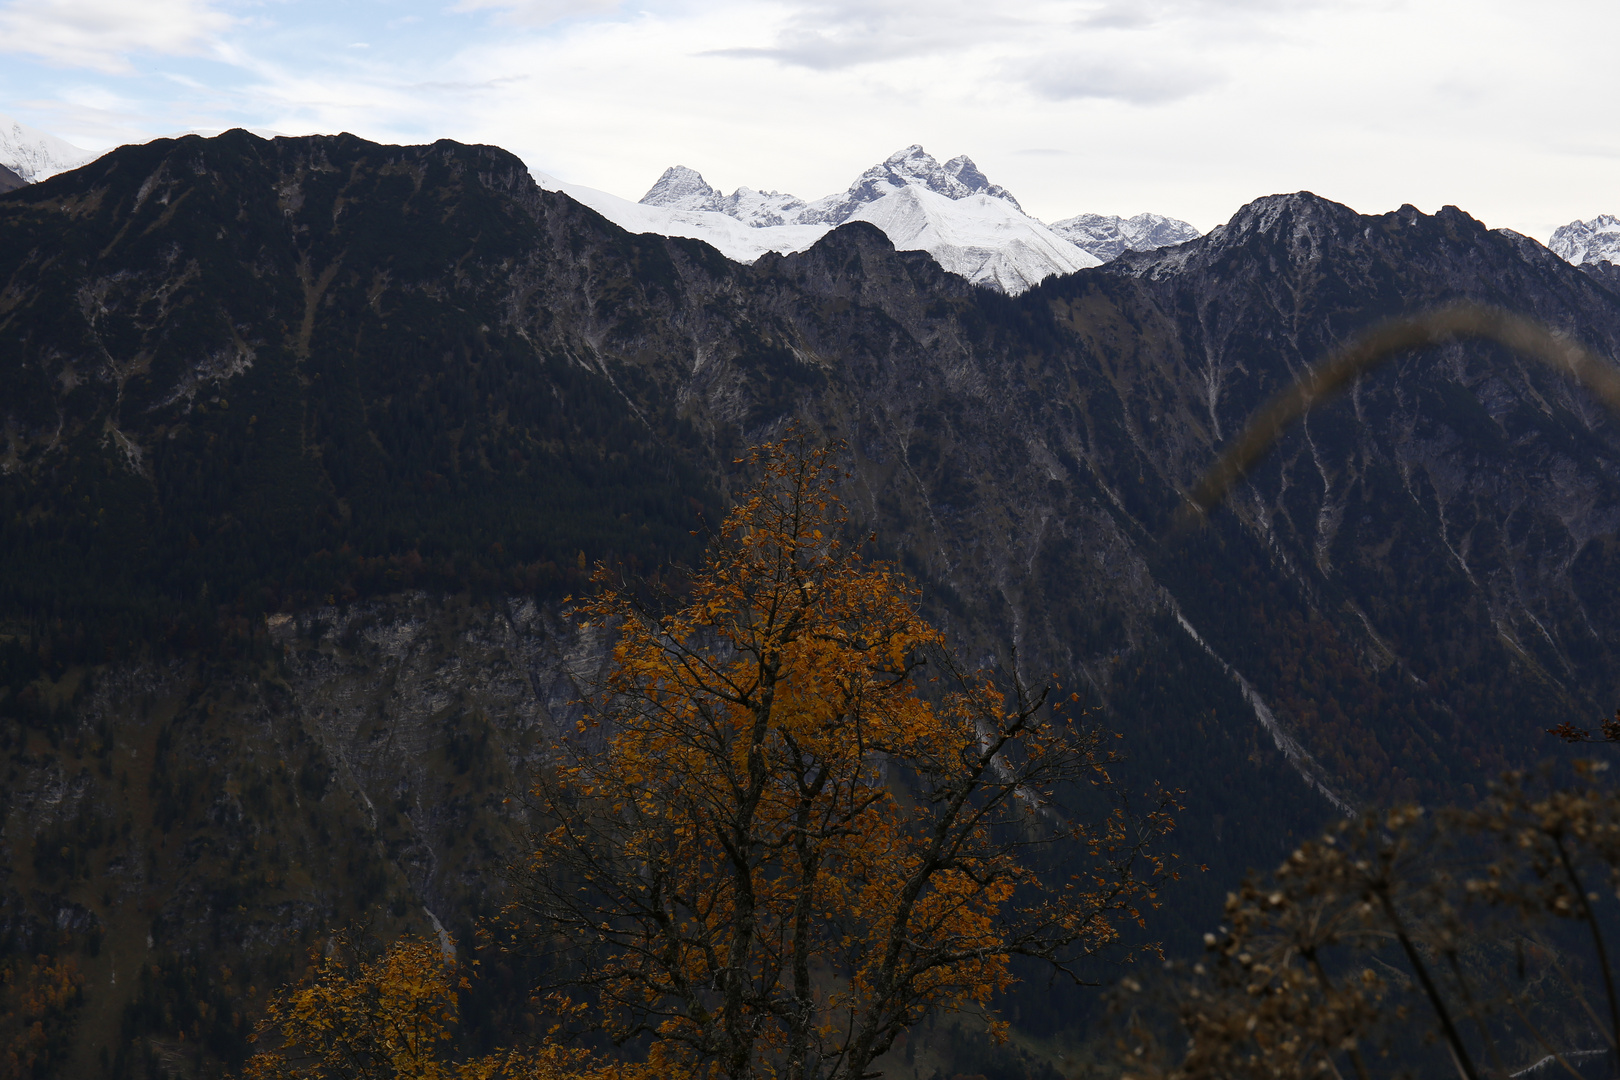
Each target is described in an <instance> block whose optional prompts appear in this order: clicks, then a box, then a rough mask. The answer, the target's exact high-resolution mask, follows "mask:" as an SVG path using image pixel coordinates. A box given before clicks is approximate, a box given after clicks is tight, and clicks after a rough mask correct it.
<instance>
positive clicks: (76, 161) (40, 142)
mask: <svg viewBox="0 0 1620 1080" xmlns="http://www.w3.org/2000/svg"><path fill="white" fill-rule="evenodd" d="M96 156H97V155H96V154H93V153H91V152H90V151H88V150H81V149H80V148H79V147H77V146H74V145H73V144H72V143H70V142H66V141H64V140H62V139H58V138H57V137H56V136H55V135H52V134H50V133H49V132H46V131H41V130H39V129H38V128H34V127H29V126H28V125H27V124H24V123H22V122H21V121H18V120H13V119H12V118H11V117H9V116H5V115H0V165H4V166H5V167H6V168H8V169H10V170H11V171H12V172H14V173H16V174H17V175H18V176H20V177H22V179H24V180H26V181H28V182H29V183H30V184H37V183H38V182H39V181H41V180H46V179H49V178H50V177H52V176H55V175H56V174H57V173H61V172H67V171H68V170H69V169H77V168H78V167H79V166H80V165H83V164H84V163H85V162H87V161H91V160H94V159H95V157H96Z"/></svg>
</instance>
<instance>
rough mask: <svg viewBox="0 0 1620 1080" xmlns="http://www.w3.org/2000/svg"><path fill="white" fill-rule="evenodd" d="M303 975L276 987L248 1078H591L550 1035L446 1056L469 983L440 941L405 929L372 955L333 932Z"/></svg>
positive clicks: (581, 1063) (579, 1060)
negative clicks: (476, 1054) (519, 1046)
mask: <svg viewBox="0 0 1620 1080" xmlns="http://www.w3.org/2000/svg"><path fill="white" fill-rule="evenodd" d="M309 959H310V965H309V969H308V971H307V972H306V974H305V976H304V979H303V980H302V981H301V982H300V983H298V984H297V985H294V986H290V987H288V988H286V989H285V990H283V991H282V992H280V993H279V994H276V995H275V996H273V997H272V998H271V1000H270V1003H269V1005H268V1007H267V1008H266V1010H265V1017H264V1019H263V1021H261V1022H260V1024H259V1029H258V1032H257V1033H256V1035H255V1038H256V1039H258V1040H260V1041H264V1042H270V1043H273V1044H274V1046H273V1047H272V1048H266V1049H264V1050H261V1051H259V1052H258V1053H256V1054H254V1055H253V1056H252V1057H251V1058H249V1059H248V1062H247V1067H246V1069H245V1070H244V1072H243V1077H244V1080H293V1078H297V1080H507V1078H511V1080H576V1078H577V1080H589V1078H591V1077H595V1076H596V1075H597V1074H594V1073H589V1072H588V1071H587V1070H586V1069H585V1067H584V1055H582V1054H580V1053H578V1052H575V1051H571V1050H567V1049H564V1048H561V1047H558V1046H556V1045H554V1044H545V1045H542V1046H541V1047H539V1048H538V1049H535V1050H532V1051H529V1050H522V1051H520V1050H512V1051H508V1052H505V1053H499V1054H495V1055H491V1056H487V1057H482V1058H478V1059H475V1060H468V1061H462V1062H452V1061H450V1060H449V1059H448V1051H449V1050H450V1048H451V1045H452V1043H453V1040H454V1038H455V1033H456V1026H457V1023H458V1022H459V1019H460V1014H459V1011H458V1001H457V993H456V991H457V990H458V989H464V988H465V987H466V985H467V980H466V977H465V976H463V975H461V974H459V973H458V972H457V970H456V964H455V960H454V956H453V953H449V952H446V951H443V950H441V946H440V943H439V942H435V941H429V940H425V939H423V938H418V937H405V938H402V939H400V940H399V941H397V942H395V943H394V944H393V945H391V946H389V947H388V949H387V950H386V951H384V952H383V954H382V955H381V957H378V958H375V959H367V958H366V957H365V956H364V955H363V950H361V949H360V948H359V947H358V946H357V943H356V942H355V941H354V939H353V937H352V936H351V935H349V934H347V933H339V934H334V935H333V936H332V937H331V939H330V940H329V941H328V942H327V943H326V948H324V949H322V948H312V949H311V950H310V957H309Z"/></svg>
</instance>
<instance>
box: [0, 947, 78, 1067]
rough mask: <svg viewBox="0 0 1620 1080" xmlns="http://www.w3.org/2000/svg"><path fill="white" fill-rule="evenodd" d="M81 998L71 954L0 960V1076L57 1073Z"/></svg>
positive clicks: (68, 1047)
mask: <svg viewBox="0 0 1620 1080" xmlns="http://www.w3.org/2000/svg"><path fill="white" fill-rule="evenodd" d="M83 1003H84V977H83V976H81V975H80V974H79V971H78V967H77V965H76V964H74V962H73V959H72V958H71V957H67V958H63V959H52V958H51V957H49V956H38V957H35V958H33V959H32V960H29V959H27V958H25V957H13V958H10V959H7V960H3V961H0V1080H22V1078H24V1077H33V1076H50V1075H53V1074H59V1073H60V1072H61V1070H62V1067H63V1063H64V1062H65V1061H66V1060H67V1058H68V1056H69V1054H70V1052H71V1050H72V1035H73V1028H74V1024H75V1021H76V1020H77V1019H78V1010H79V1008H80V1006H81V1005H82V1004H83Z"/></svg>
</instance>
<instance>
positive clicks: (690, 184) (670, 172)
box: [641, 165, 725, 213]
mask: <svg viewBox="0 0 1620 1080" xmlns="http://www.w3.org/2000/svg"><path fill="white" fill-rule="evenodd" d="M641 203H642V205H643V206H667V207H669V208H670V209H671V210H710V211H713V212H715V213H724V212H725V211H724V210H723V209H722V206H723V205H724V203H725V196H724V195H721V194H720V192H718V191H716V190H715V189H714V188H712V187H710V186H709V183H708V181H707V180H704V179H703V174H702V173H700V172H698V171H697V170H696V169H688V168H687V167H686V166H685V165H671V166H670V167H669V168H667V169H665V170H664V175H663V176H660V177H659V178H658V182H657V183H656V184H654V185H653V186H652V187H650V188H648V189H647V194H645V195H643V196H642V197H641Z"/></svg>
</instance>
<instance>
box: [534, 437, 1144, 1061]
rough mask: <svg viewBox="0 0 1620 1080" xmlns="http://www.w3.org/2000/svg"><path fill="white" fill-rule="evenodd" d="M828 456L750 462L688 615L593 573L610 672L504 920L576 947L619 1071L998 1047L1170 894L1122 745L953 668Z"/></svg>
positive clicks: (581, 991) (574, 991)
mask: <svg viewBox="0 0 1620 1080" xmlns="http://www.w3.org/2000/svg"><path fill="white" fill-rule="evenodd" d="M835 451H836V448H835V447H815V446H812V445H811V444H810V441H809V439H808V438H807V436H805V435H804V434H803V433H802V432H794V433H792V434H790V435H789V437H788V438H787V439H785V440H784V441H782V442H779V443H776V444H771V445H766V446H763V447H760V448H759V449H757V450H756V451H755V452H754V453H753V454H752V456H751V457H750V458H748V459H747V463H748V465H749V466H750V467H751V468H752V469H753V470H754V471H755V473H756V474H757V475H759V476H760V478H761V479H760V480H759V482H758V484H757V485H756V486H755V487H754V488H753V489H752V490H751V491H749V492H747V493H745V494H744V495H743V497H742V499H741V501H740V503H739V505H738V506H737V507H736V509H735V510H733V511H732V512H731V513H730V515H729V516H728V517H727V518H726V519H725V522H724V523H723V525H722V526H721V528H720V530H719V532H718V535H717V536H716V537H715V542H714V544H713V545H712V546H711V549H710V552H709V554H708V555H707V557H706V558H705V560H704V562H703V564H702V565H701V566H700V567H699V568H698V569H697V570H696V571H694V573H693V575H692V578H691V581H690V586H691V587H690V590H689V591H688V592H687V593H686V594H685V595H684V597H683V599H682V600H681V601H680V602H679V603H678V604H677V603H674V602H669V603H666V604H665V605H664V609H663V610H659V609H658V608H656V607H655V606H654V605H652V604H651V603H649V602H647V601H645V600H644V599H643V598H641V597H640V596H639V595H638V593H637V592H636V591H635V590H634V589H633V588H632V587H630V586H629V585H627V584H624V583H622V582H615V581H614V580H613V579H612V577H611V576H610V575H609V573H608V572H607V571H606V570H605V569H599V570H598V573H597V575H596V579H595V580H596V583H597V586H598V591H597V593H596V595H595V596H594V597H592V598H590V599H588V600H585V601H582V602H580V603H579V605H578V607H577V614H578V616H579V617H580V619H581V620H582V626H583V628H584V630H585V632H586V633H587V634H592V633H594V634H599V635H602V636H603V637H604V638H610V639H611V640H612V642H613V644H612V658H611V663H610V664H609V665H608V666H607V673H606V675H605V676H604V677H603V678H602V680H601V681H600V682H599V683H598V684H597V685H596V686H595V692H594V693H593V694H592V696H591V698H590V700H589V702H588V706H589V707H588V710H587V714H586V719H585V720H584V721H582V722H581V723H580V725H579V730H578V734H577V737H576V738H572V739H569V740H566V741H565V742H564V743H563V744H562V745H560V746H559V747H558V748H557V757H556V760H555V761H554V762H553V763H552V765H551V767H548V768H547V769H546V770H544V772H543V774H542V777H541V779H540V780H539V781H538V782H537V784H536V786H535V790H534V795H535V800H536V803H537V806H538V809H539V810H540V812H541V814H542V818H543V826H542V827H541V828H540V829H539V830H538V831H537V833H536V835H535V839H534V849H533V853H532V856H531V857H530V858H529V859H528V860H527V861H526V862H525V863H524V864H522V865H521V866H519V867H516V868H514V869H515V880H516V881H517V883H518V885H519V887H520V898H519V899H518V901H517V902H516V903H515V904H514V905H513V907H512V909H511V911H510V912H509V914H510V915H511V916H513V917H515V918H517V919H520V920H522V921H523V922H524V923H526V924H527V925H528V926H529V927H532V928H533V929H534V930H535V931H536V932H537V933H538V934H540V935H543V936H544V937H546V938H547V939H548V940H550V941H551V942H552V943H553V944H554V945H556V946H557V947H558V948H560V949H563V950H564V951H566V952H570V953H572V956H571V957H570V958H569V959H568V960H567V961H565V966H566V967H567V969H568V970H569V971H571V972H572V973H573V975H572V976H571V977H570V980H569V982H568V983H567V984H566V987H565V988H564V989H561V990H559V991H558V993H557V994H556V995H555V996H554V997H553V999H552V1000H553V1002H554V1003H555V1004H556V1005H557V1006H558V1007H559V1008H560V1009H561V1010H562V1011H563V1013H564V1014H565V1015H572V1016H575V1017H581V1018H585V1019H587V1020H588V1021H589V1023H590V1024H591V1025H592V1026H594V1027H595V1028H597V1029H598V1030H600V1031H602V1032H605V1034H606V1035H607V1036H608V1037H610V1038H611V1039H612V1040H613V1041H614V1042H615V1043H616V1044H619V1045H620V1046H622V1047H624V1048H626V1049H627V1050H628V1049H630V1048H634V1050H635V1053H634V1056H636V1057H641V1056H643V1054H644V1055H645V1062H644V1064H642V1065H640V1066H639V1067H638V1066H620V1068H623V1069H624V1070H625V1072H624V1075H639V1074H640V1073H641V1072H643V1071H644V1072H645V1074H647V1075H657V1076H682V1077H686V1076H691V1077H698V1076H701V1077H727V1078H743V1077H754V1076H783V1077H787V1078H790V1080H810V1078H812V1077H816V1078H820V1080H842V1078H848V1080H855V1078H859V1077H865V1076H871V1075H873V1073H872V1072H871V1067H872V1064H873V1062H874V1061H875V1060H876V1059H877V1058H879V1057H880V1056H881V1055H882V1054H884V1053H885V1052H886V1051H887V1050H889V1049H890V1047H891V1046H893V1045H894V1044H895V1041H896V1039H898V1038H899V1037H900V1036H901V1035H902V1034H903V1033H904V1032H906V1030H907V1029H908V1028H909V1027H910V1026H911V1025H913V1024H914V1023H916V1022H917V1021H918V1020H919V1019H920V1018H921V1017H922V1016H924V1015H925V1014H926V1013H928V1012H929V1011H930V1010H936V1009H946V1010H953V1009H956V1010H960V1009H967V1010H971V1011H976V1012H981V1013H983V1014H984V1015H986V1016H988V1017H992V1019H991V1021H990V1022H991V1028H992V1032H993V1033H995V1034H997V1035H998V1036H999V1035H1000V1033H1001V1030H1002V1028H1003V1027H1004V1025H1002V1024H1001V1023H1000V1022H999V1021H996V1020H994V1019H993V1014H992V1013H991V1012H990V1009H991V1006H992V1001H993V999H994V998H995V997H996V995H997V994H999V993H1000V992H1002V991H1005V990H1007V989H1008V988H1009V987H1010V986H1011V985H1012V984H1013V983H1014V981H1015V976H1014V972H1013V966H1012V965H1013V962H1014V959H1015V958H1017V957H1034V958H1038V959H1040V960H1043V961H1046V962H1048V963H1049V964H1051V965H1054V966H1055V968H1056V969H1057V970H1058V971H1060V972H1063V973H1066V974H1067V975H1069V976H1070V977H1072V978H1074V979H1076V980H1078V981H1086V980H1087V979H1088V976H1087V973H1086V970H1087V969H1084V968H1082V966H1081V965H1082V964H1083V963H1084V962H1087V961H1095V960H1097V959H1100V958H1102V957H1103V956H1105V955H1111V956H1115V957H1121V956H1123V957H1129V956H1130V955H1133V947H1132V946H1131V945H1129V944H1127V942H1126V941H1125V938H1124V936H1123V935H1122V926H1123V925H1124V924H1139V923H1141V921H1142V918H1143V912H1144V911H1145V910H1146V909H1147V908H1149V907H1151V906H1153V905H1154V904H1155V895H1156V890H1157V889H1158V888H1159V887H1160V886H1161V884H1162V883H1163V882H1165V881H1166V880H1167V879H1168V878H1171V877H1173V876H1174V871H1173V870H1172V869H1171V865H1170V862H1169V861H1168V860H1169V859H1170V856H1167V855H1165V854H1164V853H1162V852H1161V850H1160V847H1159V844H1160V841H1161V838H1162V837H1163V836H1164V834H1165V833H1166V832H1168V831H1169V829H1170V828H1171V826H1172V822H1171V819H1170V816H1169V815H1170V811H1171V810H1173V809H1174V806H1173V804H1172V802H1171V800H1170V799H1169V797H1168V796H1166V795H1164V794H1163V793H1157V794H1156V795H1155V796H1154V802H1153V805H1152V807H1151V808H1150V809H1149V810H1148V811H1147V812H1146V813H1141V814H1133V813H1132V812H1131V810H1130V808H1129V807H1128V806H1127V805H1126V802H1125V799H1124V793H1123V790H1122V789H1121V788H1120V787H1119V786H1118V785H1117V784H1116V783H1115V782H1114V781H1113V780H1112V778H1111V777H1110V775H1109V767H1110V766H1111V765H1112V764H1113V763H1114V760H1115V759H1114V756H1113V754H1112V753H1111V752H1110V751H1109V750H1108V749H1107V746H1108V743H1107V742H1106V741H1105V740H1106V739H1107V738H1108V736H1107V734H1106V733H1105V732H1103V731H1101V730H1100V729H1098V728H1097V727H1096V726H1095V725H1091V724H1087V723H1084V722H1083V721H1082V720H1081V719H1080V718H1077V717H1075V716H1073V715H1071V714H1070V713H1068V712H1066V711H1064V709H1063V708H1062V705H1063V704H1066V703H1062V702H1059V701H1057V700H1056V698H1057V695H1056V694H1055V693H1053V692H1052V691H1051V690H1050V689H1047V690H1032V689H1030V688H1029V687H1027V686H1026V685H1025V684H1024V683H1023V682H1022V681H1020V680H1019V679H1018V678H1017V676H1016V673H1010V674H1007V675H1006V676H1004V681H1001V680H998V678H997V677H995V676H994V675H992V674H990V673H987V672H984V671H971V670H968V669H966V668H964V667H963V666H961V665H960V664H959V663H958V662H957V661H956V660H955V659H954V657H953V656H952V654H951V652H950V651H949V649H948V648H947V647H946V643H945V641H944V638H943V635H942V634H941V632H940V631H939V630H938V629H936V628H935V627H933V626H931V625H930V624H929V623H928V622H927V621H926V620H925V619H924V618H923V617H922V615H921V614H920V613H919V609H918V594H917V591H916V589H915V588H914V587H912V586H911V585H910V584H909V583H908V582H907V581H906V579H905V578H904V577H903V576H902V575H901V574H900V573H899V572H897V571H896V570H895V569H894V568H892V567H890V566H887V565H884V564H881V563H874V562H870V561H868V560H866V559H864V558H863V557H862V555H861V554H860V552H859V551H858V550H857V548H856V547H855V546H852V545H850V544H849V543H847V542H846V541H845V540H844V538H843V534H844V532H845V527H846V524H847V523H846V520H845V515H844V511H843V508H842V506H841V504H840V503H839V500H838V498H837V495H836V493H835V490H834V489H835V483H836V480H837V479H838V473H837V471H836V469H835V467H834V462H833V458H834V454H835ZM1082 804H1083V805H1085V806H1086V807H1088V809H1087V810H1086V811H1080V810H1077V809H1076V807H1077V806H1078V805H1082ZM1038 861H1044V868H1041V869H1039V870H1038V868H1037V865H1036V864H1037V862H1038ZM1134 948H1135V950H1138V951H1139V950H1140V948H1141V946H1139V945H1138V946H1135V947H1134Z"/></svg>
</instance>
